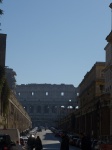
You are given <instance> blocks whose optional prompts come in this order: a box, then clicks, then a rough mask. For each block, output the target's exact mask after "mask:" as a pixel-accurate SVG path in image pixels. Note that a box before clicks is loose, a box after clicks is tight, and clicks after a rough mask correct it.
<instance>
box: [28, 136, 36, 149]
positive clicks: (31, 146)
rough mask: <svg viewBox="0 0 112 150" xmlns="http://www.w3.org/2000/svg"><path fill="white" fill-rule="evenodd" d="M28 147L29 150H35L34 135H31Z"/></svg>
mask: <svg viewBox="0 0 112 150" xmlns="http://www.w3.org/2000/svg"><path fill="white" fill-rule="evenodd" d="M27 146H28V150H33V148H34V147H35V137H33V136H32V135H30V137H29V138H28V141H27Z"/></svg>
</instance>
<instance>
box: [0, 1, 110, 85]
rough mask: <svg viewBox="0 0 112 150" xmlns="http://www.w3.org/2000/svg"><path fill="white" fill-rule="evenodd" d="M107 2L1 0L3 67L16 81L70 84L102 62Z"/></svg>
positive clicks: (77, 81) (18, 82)
mask: <svg viewBox="0 0 112 150" xmlns="http://www.w3.org/2000/svg"><path fill="white" fill-rule="evenodd" d="M110 3H111V0H83V1H82V0H33V1H31V0H3V4H0V8H1V9H3V10H4V15H3V16H1V18H0V21H1V29H2V30H1V33H5V34H7V45H6V66H8V67H9V68H12V69H13V70H14V71H15V72H16V73H17V76H16V80H17V84H29V83H37V84H44V83H48V84H61V83H64V84H73V85H74V86H75V87H77V86H78V85H79V84H80V82H81V81H82V80H83V78H84V76H85V74H86V73H87V72H88V71H90V69H91V68H92V66H93V65H94V64H95V63H96V62H97V61H99V62H102V61H103V62H104V61H105V51H104V47H105V46H106V44H107V42H106V40H105V38H106V36H107V35H108V34H109V33H110V31H111V9H110V8H109V4H110Z"/></svg>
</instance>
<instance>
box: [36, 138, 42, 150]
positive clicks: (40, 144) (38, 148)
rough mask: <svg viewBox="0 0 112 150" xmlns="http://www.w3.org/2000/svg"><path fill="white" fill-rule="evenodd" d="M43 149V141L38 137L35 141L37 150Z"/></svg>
mask: <svg viewBox="0 0 112 150" xmlns="http://www.w3.org/2000/svg"><path fill="white" fill-rule="evenodd" d="M42 149H43V146H42V141H41V139H40V137H39V136H37V138H36V139H35V150H42Z"/></svg>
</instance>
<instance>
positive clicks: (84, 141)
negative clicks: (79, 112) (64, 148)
mask: <svg viewBox="0 0 112 150" xmlns="http://www.w3.org/2000/svg"><path fill="white" fill-rule="evenodd" d="M81 149H82V150H91V138H90V136H86V135H85V134H84V133H81Z"/></svg>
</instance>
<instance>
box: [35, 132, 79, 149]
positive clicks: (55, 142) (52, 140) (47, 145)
mask: <svg viewBox="0 0 112 150" xmlns="http://www.w3.org/2000/svg"><path fill="white" fill-rule="evenodd" d="M36 136H40V138H41V140H42V145H43V149H44V150H60V142H61V139H60V138H58V137H55V136H54V134H53V133H52V132H51V131H50V130H49V129H47V130H46V131H45V130H44V129H43V130H42V131H41V132H37V135H36ZM69 150H80V149H79V148H76V147H74V146H70V149H69Z"/></svg>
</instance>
